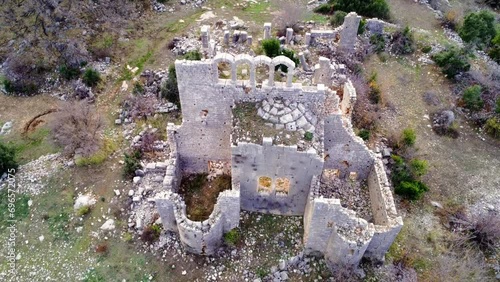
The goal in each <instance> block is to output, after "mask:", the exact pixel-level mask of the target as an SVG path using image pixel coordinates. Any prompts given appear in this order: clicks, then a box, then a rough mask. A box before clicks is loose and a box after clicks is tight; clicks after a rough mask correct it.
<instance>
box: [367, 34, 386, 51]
mask: <svg viewBox="0 0 500 282" xmlns="http://www.w3.org/2000/svg"><path fill="white" fill-rule="evenodd" d="M370 44H371V45H372V46H373V51H374V52H375V53H377V54H380V53H382V52H384V51H385V37H384V36H383V35H382V34H374V35H372V36H370Z"/></svg>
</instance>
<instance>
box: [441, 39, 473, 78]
mask: <svg viewBox="0 0 500 282" xmlns="http://www.w3.org/2000/svg"><path fill="white" fill-rule="evenodd" d="M432 59H433V60H434V62H436V64H437V65H438V66H439V67H441V71H442V72H443V73H444V74H445V75H446V76H447V77H448V78H450V79H454V78H455V76H456V75H457V74H459V73H461V72H466V71H468V70H469V69H470V64H469V60H468V59H467V56H466V54H465V52H464V50H463V49H462V50H459V49H457V48H455V47H450V48H447V49H446V50H443V51H441V52H439V53H437V54H435V55H434V56H432Z"/></svg>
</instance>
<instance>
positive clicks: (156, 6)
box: [151, 1, 167, 13]
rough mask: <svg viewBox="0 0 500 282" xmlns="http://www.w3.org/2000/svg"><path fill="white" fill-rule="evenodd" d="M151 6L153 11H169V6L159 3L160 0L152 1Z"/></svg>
mask: <svg viewBox="0 0 500 282" xmlns="http://www.w3.org/2000/svg"><path fill="white" fill-rule="evenodd" d="M151 8H152V9H153V11H155V12H158V13H163V12H166V11H167V7H166V6H165V4H163V3H159V2H158V1H151Z"/></svg>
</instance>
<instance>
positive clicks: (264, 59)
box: [253, 55, 274, 86]
mask: <svg viewBox="0 0 500 282" xmlns="http://www.w3.org/2000/svg"><path fill="white" fill-rule="evenodd" d="M253 62H254V69H257V67H258V66H259V65H262V64H263V65H266V66H267V67H268V68H269V78H268V85H269V86H273V85H274V67H273V60H272V59H271V58H269V57H268V56H263V55H260V56H257V57H255V58H254V59H253Z"/></svg>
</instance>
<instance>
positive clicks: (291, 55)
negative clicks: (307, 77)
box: [276, 49, 299, 72]
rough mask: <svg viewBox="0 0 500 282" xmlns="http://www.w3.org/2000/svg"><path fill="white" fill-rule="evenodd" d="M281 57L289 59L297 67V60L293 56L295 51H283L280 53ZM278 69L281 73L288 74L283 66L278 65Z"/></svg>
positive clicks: (295, 56)
mask: <svg viewBox="0 0 500 282" xmlns="http://www.w3.org/2000/svg"><path fill="white" fill-rule="evenodd" d="M281 55H282V56H285V57H287V58H289V59H290V60H292V61H293V62H294V63H295V65H296V66H298V65H299V58H298V57H297V55H295V51H293V50H290V49H283V50H282V51H281ZM278 67H280V68H281V71H282V72H288V67H287V66H285V65H278V66H276V68H278Z"/></svg>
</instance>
